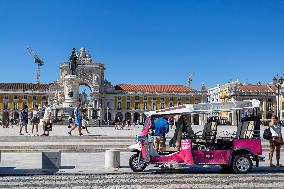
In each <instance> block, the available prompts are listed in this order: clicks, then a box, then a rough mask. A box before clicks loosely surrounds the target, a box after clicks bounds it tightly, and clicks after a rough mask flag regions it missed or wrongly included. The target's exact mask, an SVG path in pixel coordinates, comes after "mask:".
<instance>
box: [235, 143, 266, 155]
mask: <svg viewBox="0 0 284 189" xmlns="http://www.w3.org/2000/svg"><path fill="white" fill-rule="evenodd" d="M233 148H234V151H235V152H236V151H238V150H242V149H246V150H248V151H250V152H251V153H252V155H255V156H259V155H262V148H261V140H260V139H235V140H233Z"/></svg>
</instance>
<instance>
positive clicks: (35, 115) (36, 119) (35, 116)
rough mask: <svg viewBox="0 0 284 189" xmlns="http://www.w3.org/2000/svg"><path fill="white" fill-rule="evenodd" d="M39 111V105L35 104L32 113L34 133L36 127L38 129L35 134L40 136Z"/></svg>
mask: <svg viewBox="0 0 284 189" xmlns="http://www.w3.org/2000/svg"><path fill="white" fill-rule="evenodd" d="M39 120H40V119H39V111H38V105H35V106H34V109H33V115H32V120H31V121H32V134H34V128H35V129H36V134H34V136H39V135H38V124H39Z"/></svg>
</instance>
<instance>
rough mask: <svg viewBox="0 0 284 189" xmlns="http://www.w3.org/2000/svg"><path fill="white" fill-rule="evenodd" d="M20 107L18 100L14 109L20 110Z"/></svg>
mask: <svg viewBox="0 0 284 189" xmlns="http://www.w3.org/2000/svg"><path fill="white" fill-rule="evenodd" d="M18 109H19V104H18V102H14V110H18Z"/></svg>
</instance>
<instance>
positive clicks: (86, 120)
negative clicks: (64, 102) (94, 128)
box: [82, 108, 90, 134]
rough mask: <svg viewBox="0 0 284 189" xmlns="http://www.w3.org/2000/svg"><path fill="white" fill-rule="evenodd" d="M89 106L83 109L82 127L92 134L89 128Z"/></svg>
mask: <svg viewBox="0 0 284 189" xmlns="http://www.w3.org/2000/svg"><path fill="white" fill-rule="evenodd" d="M87 111H88V110H87V108H83V110H82V128H83V129H86V131H87V133H88V134H90V132H89V130H88V126H89V121H90V120H89V118H88V115H87Z"/></svg>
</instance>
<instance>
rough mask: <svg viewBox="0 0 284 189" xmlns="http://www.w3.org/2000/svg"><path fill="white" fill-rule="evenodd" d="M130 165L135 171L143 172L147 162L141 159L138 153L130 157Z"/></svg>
mask: <svg viewBox="0 0 284 189" xmlns="http://www.w3.org/2000/svg"><path fill="white" fill-rule="evenodd" d="M129 166H130V168H131V170H132V171H133V172H142V171H144V169H145V168H146V166H147V164H146V163H145V162H144V161H143V160H142V159H139V155H138V154H133V155H132V156H131V157H130V159H129Z"/></svg>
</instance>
